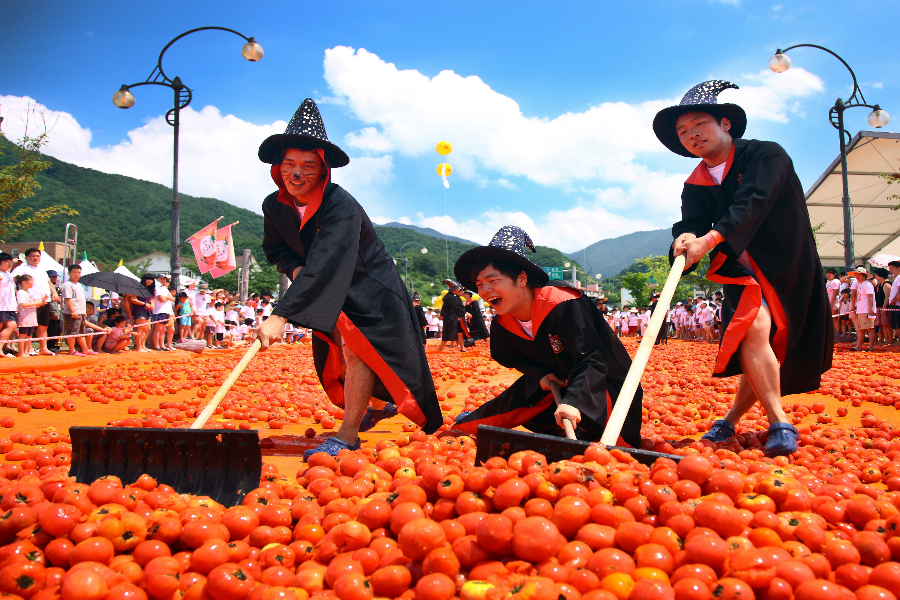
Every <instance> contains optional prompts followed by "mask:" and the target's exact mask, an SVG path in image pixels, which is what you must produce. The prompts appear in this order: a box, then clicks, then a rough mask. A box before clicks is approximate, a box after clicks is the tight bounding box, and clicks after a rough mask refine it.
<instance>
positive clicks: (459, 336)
mask: <svg viewBox="0 0 900 600" xmlns="http://www.w3.org/2000/svg"><path fill="white" fill-rule="evenodd" d="M456 347H457V348H459V351H460V352H462V351H463V350H465V349H466V347H465V345H464V344H463V334H461V333H458V334H457V335H456Z"/></svg>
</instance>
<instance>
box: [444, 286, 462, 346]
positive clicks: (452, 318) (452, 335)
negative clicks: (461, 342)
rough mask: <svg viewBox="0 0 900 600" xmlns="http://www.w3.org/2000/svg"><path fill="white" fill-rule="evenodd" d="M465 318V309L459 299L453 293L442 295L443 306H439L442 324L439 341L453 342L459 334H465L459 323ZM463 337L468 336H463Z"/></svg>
mask: <svg viewBox="0 0 900 600" xmlns="http://www.w3.org/2000/svg"><path fill="white" fill-rule="evenodd" d="M465 317H466V309H465V307H464V306H463V303H462V300H461V299H460V297H459V296H457V295H456V294H454V293H453V292H447V293H446V294H444V298H443V304H441V319H442V322H443V329H442V330H441V341H443V342H455V341H456V338H457V336H458V335H459V334H460V333H463V334H465V332H464V331H463V326H462V323H461V322H460V319H465ZM463 337H468V336H465V335H463Z"/></svg>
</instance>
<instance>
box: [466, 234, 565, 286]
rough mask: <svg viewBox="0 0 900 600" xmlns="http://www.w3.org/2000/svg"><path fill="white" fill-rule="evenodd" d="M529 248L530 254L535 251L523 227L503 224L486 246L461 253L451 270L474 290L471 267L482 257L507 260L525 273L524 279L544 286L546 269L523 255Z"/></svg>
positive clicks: (473, 274)
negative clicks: (526, 277)
mask: <svg viewBox="0 0 900 600" xmlns="http://www.w3.org/2000/svg"><path fill="white" fill-rule="evenodd" d="M526 248H528V249H530V250H531V251H532V252H533V253H534V252H537V248H535V247H534V242H532V241H531V237H529V235H528V234H527V233H525V230H524V229H521V228H520V227H516V226H514V225H504V226H503V227H501V228H500V230H499V231H498V232H497V233H495V234H494V239H492V240H491V243H490V244H488V245H487V246H479V247H478V248H472V249H471V250H469V251H467V252H465V253H463V255H462V256H460V257H459V259H458V260H457V261H456V265H455V266H454V267H453V273H454V274H455V275H456V278H457V279H459V282H460V283H461V284H462V285H463V286H465V287H467V288H469V289H472V290H474V289H478V286H477V285H475V275H476V274H475V273H472V272H471V271H472V267H474V266H475V264H476V263H478V262H480V261H482V260H493V259H497V260H504V261H506V262H511V263H513V264H515V265H517V266H519V267H522V270H523V271H525V272H526V273H528V279H529V280H530V281H532V282H537V284H538V285H539V286H542V285H545V284H546V283H547V282H548V281H549V280H550V276H549V275H547V273H546V271H544V270H543V269H542V268H540V267H539V266H537V265H536V264H534V263H533V262H531V260H529V259H528V257H527V256H526V255H525V249H526Z"/></svg>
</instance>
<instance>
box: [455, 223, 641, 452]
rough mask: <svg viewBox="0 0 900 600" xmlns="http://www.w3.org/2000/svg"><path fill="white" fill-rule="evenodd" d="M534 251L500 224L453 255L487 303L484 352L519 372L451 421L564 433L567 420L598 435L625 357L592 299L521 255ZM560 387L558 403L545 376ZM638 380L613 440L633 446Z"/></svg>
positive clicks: (472, 427) (459, 271) (581, 433)
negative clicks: (485, 242)
mask: <svg viewBox="0 0 900 600" xmlns="http://www.w3.org/2000/svg"><path fill="white" fill-rule="evenodd" d="M526 247H527V248H530V249H531V250H532V251H535V249H534V244H532V242H531V239H530V238H529V237H528V234H527V233H525V232H524V231H522V230H521V229H519V228H518V227H513V226H510V225H507V226H505V227H503V228H502V229H500V231H499V232H497V234H496V235H495V236H494V239H493V240H492V241H491V243H490V245H489V246H482V247H479V248H473V249H472V250H469V251H468V252H466V253H465V254H463V255H462V256H460V258H459V260H458V261H457V262H456V267H455V269H454V271H455V273H456V277H457V278H458V279H459V280H460V282H461V283H462V284H463V285H464V286H466V287H473V288H477V289H478V294H479V295H480V296H481V297H482V298H484V300H485V302H487V303H488V304H490V305H491V307H492V308H493V309H494V311H495V312H496V315H497V316H496V317H495V318H494V320H493V321H492V322H491V338H490V339H491V358H493V359H494V360H495V361H497V362H498V363H500V364H501V365H503V366H505V367H508V368H510V369H516V370H518V371H519V372H520V373H522V377H520V378H519V379H517V380H516V381H515V383H513V384H512V385H511V386H510V387H509V388H508V389H507V390H506V391H504V392H503V393H502V394H500V395H499V396H497V397H496V398H494V399H493V400H490V401H488V402H486V403H484V404H483V405H482V406H480V407H479V408H478V409H477V410H475V411H472V412H470V413H462V414H460V416H459V417H458V419H457V421H456V423H455V424H454V427H455V428H457V429H460V430H462V431H463V432H466V433H469V434H472V433H476V430H477V427H478V425H492V426H494V427H507V428H514V427H517V426H519V425H523V426H524V427H526V428H527V429H529V430H531V431H534V432H536V433H543V434H548V435H556V436H564V435H565V433H564V431H563V428H562V420H563V419H568V420H569V421H571V422H572V423H573V426H574V427H575V434H576V436H577V437H578V439H581V440H590V441H593V440H597V439H599V438H600V437H601V436H602V435H603V430H604V428H605V426H606V422H607V419H608V418H609V415H610V413H611V412H612V408H613V406H614V404H615V401H616V399H617V398H618V396H619V391H620V390H621V389H622V384H623V383H624V381H625V375H626V374H627V373H628V369H629V368H630V367H631V358H630V357H629V356H628V353H627V352H626V351H625V347H624V346H623V345H622V343H621V342H620V341H619V339H618V338H617V337H616V336H615V334H614V333H613V332H612V330H611V329H610V328H609V325H607V323H606V321H605V320H604V319H603V316H602V315H601V314H600V311H599V310H597V305H596V304H595V303H594V301H593V300H592V299H590V298H588V297H587V296H585V295H583V294H582V293H581V291H579V290H577V289H575V288H572V287H570V286H568V284H565V283H561V282H560V283H556V282H553V283H551V282H549V281H548V280H549V277H548V276H547V274H546V273H545V272H544V271H543V270H542V269H541V268H539V267H538V266H537V265H535V264H534V263H532V262H531V261H530V260H528V258H526V257H525V248H526ZM551 381H553V382H556V383H557V384H558V385H559V386H560V392H561V395H562V403H561V404H560V405H559V406H558V407H557V406H556V405H555V402H554V399H553V395H552V394H551V393H549V390H550V389H551V386H550V382H551ZM642 399H643V391H642V390H641V389H640V387H639V388H638V390H637V393H636V394H635V396H634V400H633V402H632V403H631V406H630V407H629V410H628V416H627V417H626V419H625V424H624V426H623V428H622V431H621V434H620V436H619V439H618V442H617V444H618V445H629V446H632V447H640V442H641V402H642Z"/></svg>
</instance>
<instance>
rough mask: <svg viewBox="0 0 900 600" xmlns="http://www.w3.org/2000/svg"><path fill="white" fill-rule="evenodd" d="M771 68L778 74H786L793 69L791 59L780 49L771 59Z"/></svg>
mask: <svg viewBox="0 0 900 600" xmlns="http://www.w3.org/2000/svg"><path fill="white" fill-rule="evenodd" d="M769 68H770V69H772V70H773V71H775V72H776V73H784V72H785V71H787V70H788V69H790V68H791V57H790V56H788V55H787V54H785V53H784V52H783V51H782V50H781V48H779V49H778V50H777V51H776V52H775V56H773V57H772V58H770V59H769Z"/></svg>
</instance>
